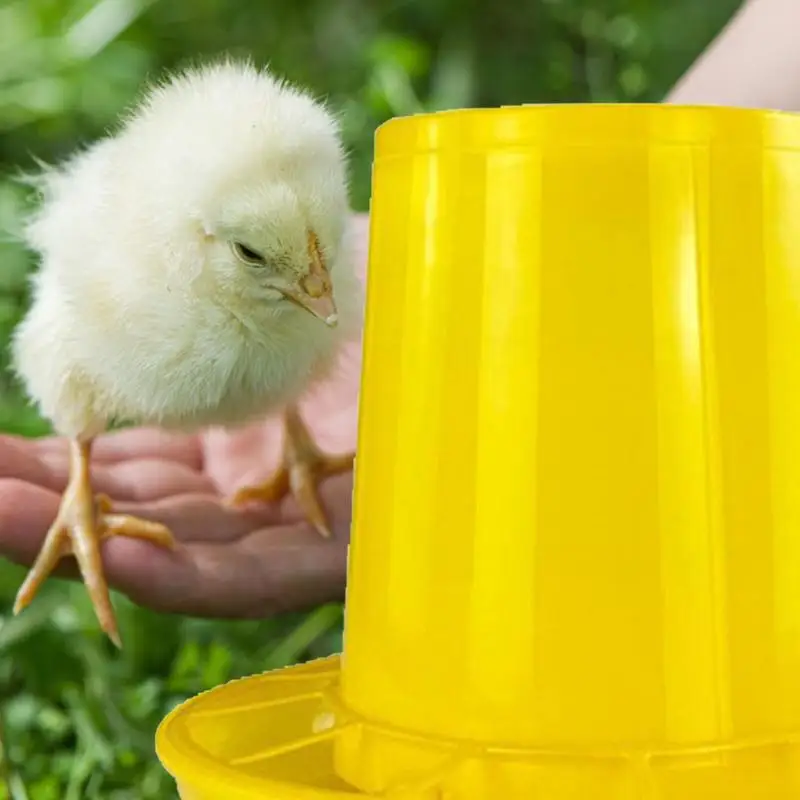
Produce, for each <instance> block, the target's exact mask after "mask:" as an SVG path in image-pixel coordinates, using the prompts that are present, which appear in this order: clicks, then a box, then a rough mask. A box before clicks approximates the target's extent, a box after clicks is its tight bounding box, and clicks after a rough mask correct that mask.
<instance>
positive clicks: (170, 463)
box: [0, 423, 352, 618]
mask: <svg viewBox="0 0 800 800" xmlns="http://www.w3.org/2000/svg"><path fill="white" fill-rule="evenodd" d="M278 434H279V432H278V431H273V426H272V424H271V423H267V424H261V425H257V426H251V427H250V428H247V429H243V430H241V431H237V432H231V433H229V432H225V431H209V432H206V433H204V434H203V435H201V436H179V435H172V434H166V433H164V432H161V431H157V430H152V429H136V430H129V431H123V432H120V433H115V434H110V435H108V436H106V437H103V438H101V439H98V440H97V443H96V445H95V450H94V453H93V461H94V465H93V476H92V477H93V483H94V486H95V489H96V490H97V491H98V492H102V493H105V494H108V495H109V496H110V497H111V498H112V499H113V500H114V501H115V508H116V509H119V510H120V511H121V512H123V513H132V514H136V515H137V516H142V517H145V518H148V519H153V520H158V521H160V522H163V523H165V524H166V525H168V526H169V527H170V528H171V529H172V531H173V533H174V534H175V537H176V539H177V540H178V542H179V544H180V546H179V547H178V548H177V549H176V550H174V551H170V550H165V549H162V548H159V547H155V546H153V545H151V544H149V543H147V542H143V541H140V540H135V539H129V538H127V537H122V536H118V537H112V538H111V539H109V540H108V541H106V542H104V543H103V545H102V548H103V561H104V563H105V568H106V575H107V577H108V580H109V583H110V584H111V585H112V586H113V587H114V588H116V589H119V590H121V591H122V592H124V593H125V594H127V595H128V596H129V597H131V598H132V599H133V600H134V601H135V602H137V603H139V604H141V605H144V606H149V607H151V608H154V609H157V610H160V611H167V612H177V613H184V614H190V615H197V616H207V617H235V618H248V617H259V616H267V615H270V614H272V613H276V612H278V611H281V610H294V609H300V608H304V607H307V606H311V605H315V604H317V603H322V602H327V601H329V600H335V599H340V598H341V597H342V594H343V589H344V582H345V569H346V557H347V543H348V538H349V535H348V534H349V528H350V513H351V512H350V504H351V492H352V473H350V474H348V475H340V476H335V477H333V478H331V479H330V480H327V481H325V482H324V483H323V484H322V485H321V492H320V493H321V498H322V501H323V503H324V506H325V510H326V513H327V514H328V518H329V521H330V524H331V528H332V531H333V536H332V538H331V539H329V540H324V539H322V538H321V537H320V536H319V534H318V533H317V532H316V531H315V530H313V528H312V527H311V526H310V525H308V524H307V523H306V522H305V520H304V518H303V517H302V514H301V513H300V511H299V509H298V508H297V507H296V505H295V503H294V502H293V500H292V498H287V499H286V500H285V501H284V502H283V503H280V504H276V505H274V506H264V507H259V508H253V509H247V510H234V509H230V508H228V507H226V505H225V503H224V498H225V497H226V496H227V495H229V494H230V493H231V491H232V490H233V489H234V488H235V487H236V486H238V485H239V484H240V483H244V482H247V481H248V480H249V478H248V475H252V474H256V473H258V474H264V471H265V465H266V464H269V463H271V461H274V459H269V457H267V458H266V459H265V453H266V454H267V456H268V454H269V451H270V445H271V444H273V443H274V442H276V441H277V440H278ZM267 469H268V468H267ZM66 482H67V448H66V444H65V442H63V441H61V440H58V439H41V440H25V439H20V438H16V437H0V553H2V554H3V555H5V556H7V557H8V558H10V559H11V560H13V561H16V562H17V563H20V564H24V565H29V564H30V563H32V561H33V559H34V558H35V556H36V553H37V552H38V549H39V547H40V546H41V542H42V539H43V537H44V535H45V532H46V530H47V528H48V527H49V525H50V523H51V522H52V521H53V519H54V518H55V514H56V512H57V510H58V505H59V501H60V495H61V492H62V491H63V490H64V488H65V486H66ZM59 572H60V574H62V575H69V576H76V574H77V573H76V570H75V568H74V567H73V565H72V564H71V563H69V564H67V563H65V564H64V565H63V566H62V568H61V569H60V570H59Z"/></svg>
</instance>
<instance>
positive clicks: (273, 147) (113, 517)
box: [12, 62, 362, 646]
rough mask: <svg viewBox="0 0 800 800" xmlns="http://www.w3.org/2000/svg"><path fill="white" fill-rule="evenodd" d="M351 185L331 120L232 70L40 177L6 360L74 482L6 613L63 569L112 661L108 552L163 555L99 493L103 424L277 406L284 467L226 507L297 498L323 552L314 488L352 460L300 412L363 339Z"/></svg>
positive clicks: (164, 541)
mask: <svg viewBox="0 0 800 800" xmlns="http://www.w3.org/2000/svg"><path fill="white" fill-rule="evenodd" d="M346 173H347V170H346V161H345V156H344V151H343V147H342V143H341V139H340V135H339V130H338V126H337V122H336V119H335V118H334V116H333V115H332V114H331V113H330V112H329V111H328V110H327V109H326V107H325V106H324V105H322V104H321V103H320V102H318V101H316V100H315V99H313V98H312V97H310V96H309V95H308V94H306V93H304V92H302V91H300V90H298V89H297V88H293V87H291V86H289V85H287V84H286V83H284V82H281V81H279V80H277V79H276V78H274V77H272V76H271V75H270V74H269V73H267V72H265V71H261V70H258V69H256V68H254V67H252V66H251V65H249V64H240V63H234V62H226V63H222V64H215V65H211V66H206V67H203V68H200V69H192V70H188V71H186V72H183V73H181V74H179V75H177V76H174V77H171V78H169V79H168V80H166V81H165V82H163V83H162V84H160V85H157V86H155V87H153V88H151V89H150V90H149V91H148V92H147V93H146V95H145V97H144V99H143V100H142V102H141V103H140V104H139V105H138V106H137V107H136V108H135V109H134V110H133V111H132V112H131V113H130V114H129V115H128V116H127V117H126V118H125V119H124V120H123V121H122V122H121V124H120V126H119V128H118V130H117V131H115V132H113V133H112V134H111V135H109V136H108V137H107V138H105V139H102V140H101V141H99V142H98V143H96V144H94V145H93V146H91V147H89V148H88V149H87V150H85V151H83V152H81V153H79V154H77V155H75V156H74V157H72V158H71V159H69V160H67V161H66V162H65V163H64V164H62V165H60V166H58V167H56V168H53V169H45V170H44V172H43V173H42V174H41V175H40V176H38V184H39V186H40V189H41V194H42V201H41V204H40V206H39V208H38V210H37V211H36V212H35V213H34V214H33V215H32V217H31V219H30V220H29V224H28V225H27V228H26V240H27V243H28V245H29V246H30V248H31V249H32V250H33V251H35V252H36V253H38V255H39V257H40V268H39V270H38V271H37V272H36V274H35V275H34V277H33V301H32V304H31V307H30V310H29V311H28V313H27V316H26V317H25V318H24V320H23V321H22V322H21V323H20V325H19V327H18V329H17V330H16V332H15V336H14V339H13V349H12V353H13V363H14V367H15V370H16V372H17V374H18V375H19V377H20V378H21V380H22V382H23V384H24V386H25V387H26V389H27V392H28V394H29V396H30V397H31V398H32V399H33V400H34V401H35V402H36V403H37V404H38V406H39V408H40V409H41V412H42V413H43V415H44V416H46V417H47V418H48V419H50V420H51V421H52V424H53V426H54V428H55V430H56V431H57V432H58V433H59V434H61V435H63V436H65V437H67V438H68V440H69V442H70V453H71V461H70V464H71V472H70V476H71V477H70V481H69V485H68V487H67V489H66V491H65V493H64V495H63V498H62V502H61V507H60V511H59V513H58V516H57V518H56V519H55V521H54V523H53V526H52V527H51V529H50V531H49V533H48V534H47V538H46V540H45V542H44V544H43V546H42V549H41V551H40V553H39V555H38V557H37V560H36V562H35V564H34V565H33V567H32V568H31V571H30V572H29V574H28V576H27V578H26V580H25V582H24V583H23V585H22V587H21V588H20V590H19V594H18V595H17V600H16V604H15V609H14V610H15V613H18V612H19V611H21V610H22V609H23V608H24V607H25V606H27V605H28V604H29V603H30V602H31V600H32V599H33V597H34V595H35V593H36V591H37V590H38V588H39V586H40V585H41V583H42V582H43V581H44V580H45V579H46V578H47V576H48V575H49V574H50V572H51V571H52V570H53V568H54V567H55V565H56V564H57V562H58V561H59V559H60V558H61V557H62V556H64V555H68V554H73V555H74V556H75V558H76V560H77V562H78V565H79V567H80V570H81V574H82V577H83V580H84V583H85V584H86V587H87V590H88V592H89V595H90V597H91V600H92V603H93V605H94V608H95V611H96V613H97V616H98V619H99V622H100V625H101V626H102V628H103V630H105V631H106V633H107V634H108V635H109V637H110V638H111V639H112V641H114V642H115V643H116V644H117V645H118V646H119V645H120V638H119V632H118V628H117V623H116V619H115V615H114V611H113V607H112V605H111V601H110V598H109V593H108V586H107V583H106V579H105V576H104V572H103V566H102V562H101V557H100V542H101V540H102V539H103V538H105V537H108V536H112V535H124V536H133V537H138V538H142V539H146V540H149V541H151V542H153V543H155V544H157V545H160V546H165V547H172V546H174V541H173V537H172V535H171V533H170V531H169V530H168V529H167V528H165V527H164V526H162V525H158V524H155V523H152V522H148V521H144V520H140V519H137V518H134V517H130V516H126V515H121V514H117V513H114V511H113V509H112V506H111V502H110V501H109V500H108V498H105V497H95V496H94V493H93V490H92V486H91V478H90V457H91V446H92V440H93V438H95V437H96V436H97V435H98V434H100V433H101V432H103V431H104V430H105V429H107V427H108V426H109V425H110V424H111V423H113V422H115V421H129V422H134V423H145V424H157V425H161V426H164V427H167V428H174V429H181V430H192V429H196V428H199V427H201V426H206V425H231V424H238V423H243V422H246V421H248V420H250V419H252V418H253V417H256V416H260V415H264V414H265V413H267V412H270V411H273V410H278V409H281V408H283V409H286V411H285V423H286V424H285V434H286V435H285V444H284V458H283V463H282V466H281V467H280V469H279V470H278V472H277V473H276V474H275V475H273V477H272V478H271V479H270V480H269V481H268V482H266V483H265V484H264V485H262V486H254V487H248V488H244V489H242V490H241V491H240V492H239V493H237V495H236V496H234V497H233V498H232V501H233V503H234V504H241V503H245V502H250V501H253V500H256V501H258V500H263V501H272V500H276V499H279V498H280V497H281V496H282V495H284V494H285V493H287V492H292V493H293V494H294V495H295V496H296V498H297V500H298V502H299V503H300V505H301V507H302V508H303V510H304V512H305V514H306V515H307V517H308V519H309V520H310V521H311V522H312V523H313V524H314V525H315V527H316V528H317V529H318V530H319V531H320V533H321V534H323V535H328V533H329V531H328V527H327V523H326V520H325V517H324V514H323V512H322V510H321V507H320V504H319V501H318V498H317V493H316V482H317V480H318V479H319V478H320V477H322V476H323V475H329V474H331V473H334V472H339V471H343V470H346V469H349V468H350V467H351V465H352V463H353V454H352V453H349V454H344V455H341V456H329V455H326V454H324V453H322V452H320V451H319V450H318V449H317V448H316V447H315V445H314V443H313V441H312V439H311V437H310V436H309V433H308V431H307V429H306V427H305V425H304V423H303V420H302V419H301V417H300V415H299V414H298V412H297V410H296V401H297V399H298V398H299V397H300V395H301V394H303V393H304V392H305V390H307V389H308V388H309V386H310V385H311V384H312V383H313V382H314V381H316V380H318V379H321V378H324V377H325V376H326V374H327V373H328V372H329V371H330V370H331V368H332V367H333V364H334V362H335V359H336V357H337V355H338V350H339V347H340V345H341V344H342V343H343V341H344V340H345V339H347V338H352V337H355V336H357V335H358V332H359V330H360V322H361V307H362V297H361V288H360V287H361V284H360V282H359V279H358V277H357V276H356V274H355V271H354V266H355V265H354V260H353V258H351V255H350V253H349V252H348V250H347V243H346V237H345V231H346V226H347V221H348V216H349V203H348V191H347V174H346Z"/></svg>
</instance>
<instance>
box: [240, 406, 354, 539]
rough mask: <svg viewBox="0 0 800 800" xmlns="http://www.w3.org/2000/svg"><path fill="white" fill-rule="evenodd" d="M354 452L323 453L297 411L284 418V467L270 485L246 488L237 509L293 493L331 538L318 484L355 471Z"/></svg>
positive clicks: (289, 411)
mask: <svg viewBox="0 0 800 800" xmlns="http://www.w3.org/2000/svg"><path fill="white" fill-rule="evenodd" d="M354 459H355V454H354V453H343V454H342V455H329V454H327V453H323V452H322V451H321V450H320V449H319V448H318V447H317V445H316V444H315V443H314V440H313V439H312V437H311V434H310V432H309V430H308V428H307V427H306V424H305V422H303V418H302V417H301V416H300V414H299V412H298V411H297V409H296V408H294V407H290V408H289V409H287V411H286V413H285V415H284V445H283V457H282V460H281V465H280V467H278V469H277V471H276V472H275V473H274V474H273V475H272V476H271V477H270V478H269V480H267V481H266V482H264V483H262V484H259V485H257V486H245V487H243V488H242V489H239V490H238V491H237V492H236V493H235V494H234V495H233V497H232V498H231V500H230V503H231V505H233V506H243V505H246V504H248V503H253V502H262V503H275V502H277V501H278V500H281V499H283V498H284V497H285V496H286V495H287V494H290V493H291V494H292V495H293V496H294V498H295V500H296V501H297V504H298V505H299V506H300V509H301V511H302V512H303V514H304V515H305V517H306V519H307V520H308V521H309V522H310V523H311V524H312V525H313V526H314V527H315V528H316V530H317V531H318V532H319V533H320V535H321V536H324V537H325V538H328V537H330V535H331V530H330V527H329V526H328V522H327V519H326V517H325V512H324V511H323V510H322V505H321V503H320V500H319V494H318V490H317V485H318V483H319V482H320V481H321V480H322V479H323V478H326V477H328V476H329V475H338V474H339V473H342V472H347V471H348V470H350V469H352V468H353V460H354Z"/></svg>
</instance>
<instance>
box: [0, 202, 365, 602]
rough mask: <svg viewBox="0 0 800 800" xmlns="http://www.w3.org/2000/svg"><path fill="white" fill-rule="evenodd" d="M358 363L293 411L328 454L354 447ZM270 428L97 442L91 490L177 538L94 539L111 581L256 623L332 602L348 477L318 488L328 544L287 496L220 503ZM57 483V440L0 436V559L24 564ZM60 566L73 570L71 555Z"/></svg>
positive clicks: (273, 460) (249, 467)
mask: <svg viewBox="0 0 800 800" xmlns="http://www.w3.org/2000/svg"><path fill="white" fill-rule="evenodd" d="M354 231H355V235H356V236H357V239H356V241H357V244H358V245H359V251H360V258H361V261H362V263H363V261H364V260H365V259H364V254H365V252H366V248H365V244H366V234H367V229H366V219H365V218H364V217H356V218H355V220H354ZM359 371H360V364H359V348H358V346H357V345H353V346H352V347H351V348H349V349H348V350H347V351H346V352H345V353H344V354H343V358H342V367H341V369H340V370H339V372H338V374H337V376H336V379H335V380H334V381H332V382H331V383H329V384H328V385H326V386H325V387H322V389H321V390H320V391H318V392H317V393H315V395H314V396H313V397H311V398H309V402H307V403H305V404H303V406H302V411H303V416H304V418H305V420H306V421H307V423H308V426H309V428H310V429H311V431H312V433H313V434H314V435H315V438H316V440H317V442H318V443H319V445H320V446H321V447H322V448H323V449H325V450H327V451H330V452H347V451H351V450H353V449H354V447H355V439H356V436H355V431H356V403H357V394H358V374H359ZM280 435H281V434H280V427H279V423H278V421H277V420H269V421H266V422H261V423H257V424H255V425H251V426H249V427H247V428H243V429H241V430H238V431H226V430H218V429H214V430H208V431H204V432H202V433H201V434H199V435H197V436H188V435H176V434H170V433H166V432H163V431H159V430H153V429H144V428H140V429H133V430H126V431H121V432H118V433H112V434H108V435H106V436H103V437H100V438H98V439H97V440H96V442H95V445H94V447H93V450H92V468H93V471H92V481H93V486H94V489H95V491H97V492H99V493H103V494H107V495H109V497H111V499H112V500H113V501H114V506H115V510H119V511H120V512H121V513H130V514H134V515H136V516H140V517H144V518H147V519H153V520H157V521H159V522H163V523H164V524H166V525H167V526H169V527H170V528H171V530H172V532H173V533H174V535H175V537H176V539H177V540H178V542H179V545H180V546H179V547H178V548H177V549H176V550H174V551H169V550H164V549H162V548H158V547H155V546H153V545H151V544H149V543H147V542H143V541H137V540H135V539H130V538H128V537H123V536H117V537H111V538H110V539H109V540H107V541H105V542H103V544H102V554H103V562H104V564H105V570H106V576H107V578H108V581H109V584H110V585H111V586H113V587H114V588H116V589H118V590H120V591H122V592H123V593H125V594H127V595H128V596H129V597H130V598H131V599H133V600H134V601H135V602H137V603H139V604H141V605H143V606H148V607H150V608H153V609H156V610H159V611H165V612H173V613H183V614H189V615H195V616H206V617H229V618H252V617H262V616H268V615H270V614H273V613H277V612H279V611H284V610H300V609H302V608H305V607H309V606H313V605H317V604H319V603H323V602H327V601H330V600H336V599H341V598H342V597H343V594H344V585H345V574H346V562H347V545H348V540H349V531H350V520H351V493H352V485H353V476H352V473H349V474H346V475H338V476H333V477H331V478H329V479H326V480H325V481H324V482H323V483H322V484H321V485H320V495H321V500H322V502H323V505H324V507H325V512H326V514H327V516H328V520H329V523H330V525H331V528H332V533H333V536H332V538H331V539H329V540H325V539H322V538H321V537H320V535H319V533H317V532H316V531H315V530H314V529H313V528H312V527H311V526H310V525H309V524H307V523H306V522H305V519H304V517H303V515H302V514H301V512H300V510H299V509H298V507H297V505H296V504H295V502H294V500H293V498H292V497H287V498H286V499H285V500H284V501H283V502H282V503H280V504H275V505H271V506H262V507H254V508H249V509H245V510H238V509H232V508H229V507H227V506H226V504H225V502H224V501H225V498H227V497H229V496H230V495H231V493H232V492H233V491H234V490H235V489H236V488H238V487H239V486H242V485H247V484H250V483H253V482H255V481H258V480H259V479H263V478H266V477H267V476H268V474H269V473H270V471H271V470H272V469H273V468H274V467H275V466H277V463H278V456H279V450H280ZM67 477H68V460H67V447H66V443H65V442H64V441H63V440H59V439H55V438H45V439H39V440H30V439H23V438H20V437H11V436H0V555H2V556H6V557H7V558H9V559H11V560H12V561H15V562H17V563H19V564H23V565H29V564H31V563H32V561H33V559H34V558H35V556H36V554H37V552H38V550H39V548H40V546H41V543H42V540H43V538H44V535H45V533H46V531H47V529H48V527H49V525H50V524H51V522H52V521H53V519H54V518H55V515H56V512H57V510H58V506H59V502H60V495H61V492H63V490H64V488H65V487H66V483H67ZM57 572H58V574H61V575H64V576H69V577H76V576H77V570H76V568H75V567H74V565H73V563H72V561H71V559H70V560H69V561H65V562H64V563H63V564H62V565H60V568H59V569H58V571H57Z"/></svg>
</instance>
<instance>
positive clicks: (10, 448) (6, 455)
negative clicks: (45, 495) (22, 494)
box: [0, 436, 60, 489]
mask: <svg viewBox="0 0 800 800" xmlns="http://www.w3.org/2000/svg"><path fill="white" fill-rule="evenodd" d="M6 478H11V479H16V480H19V481H23V482H25V483H31V484H35V485H37V486H41V487H44V488H48V489H58V488H59V486H60V481H59V479H58V477H57V476H54V475H53V473H52V472H51V470H50V469H49V468H48V466H47V465H46V464H45V463H43V462H42V460H41V459H40V458H39V457H38V454H37V452H36V450H35V448H33V447H32V446H31V443H30V441H28V440H25V439H19V438H17V437H14V436H0V480H3V479H6Z"/></svg>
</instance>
